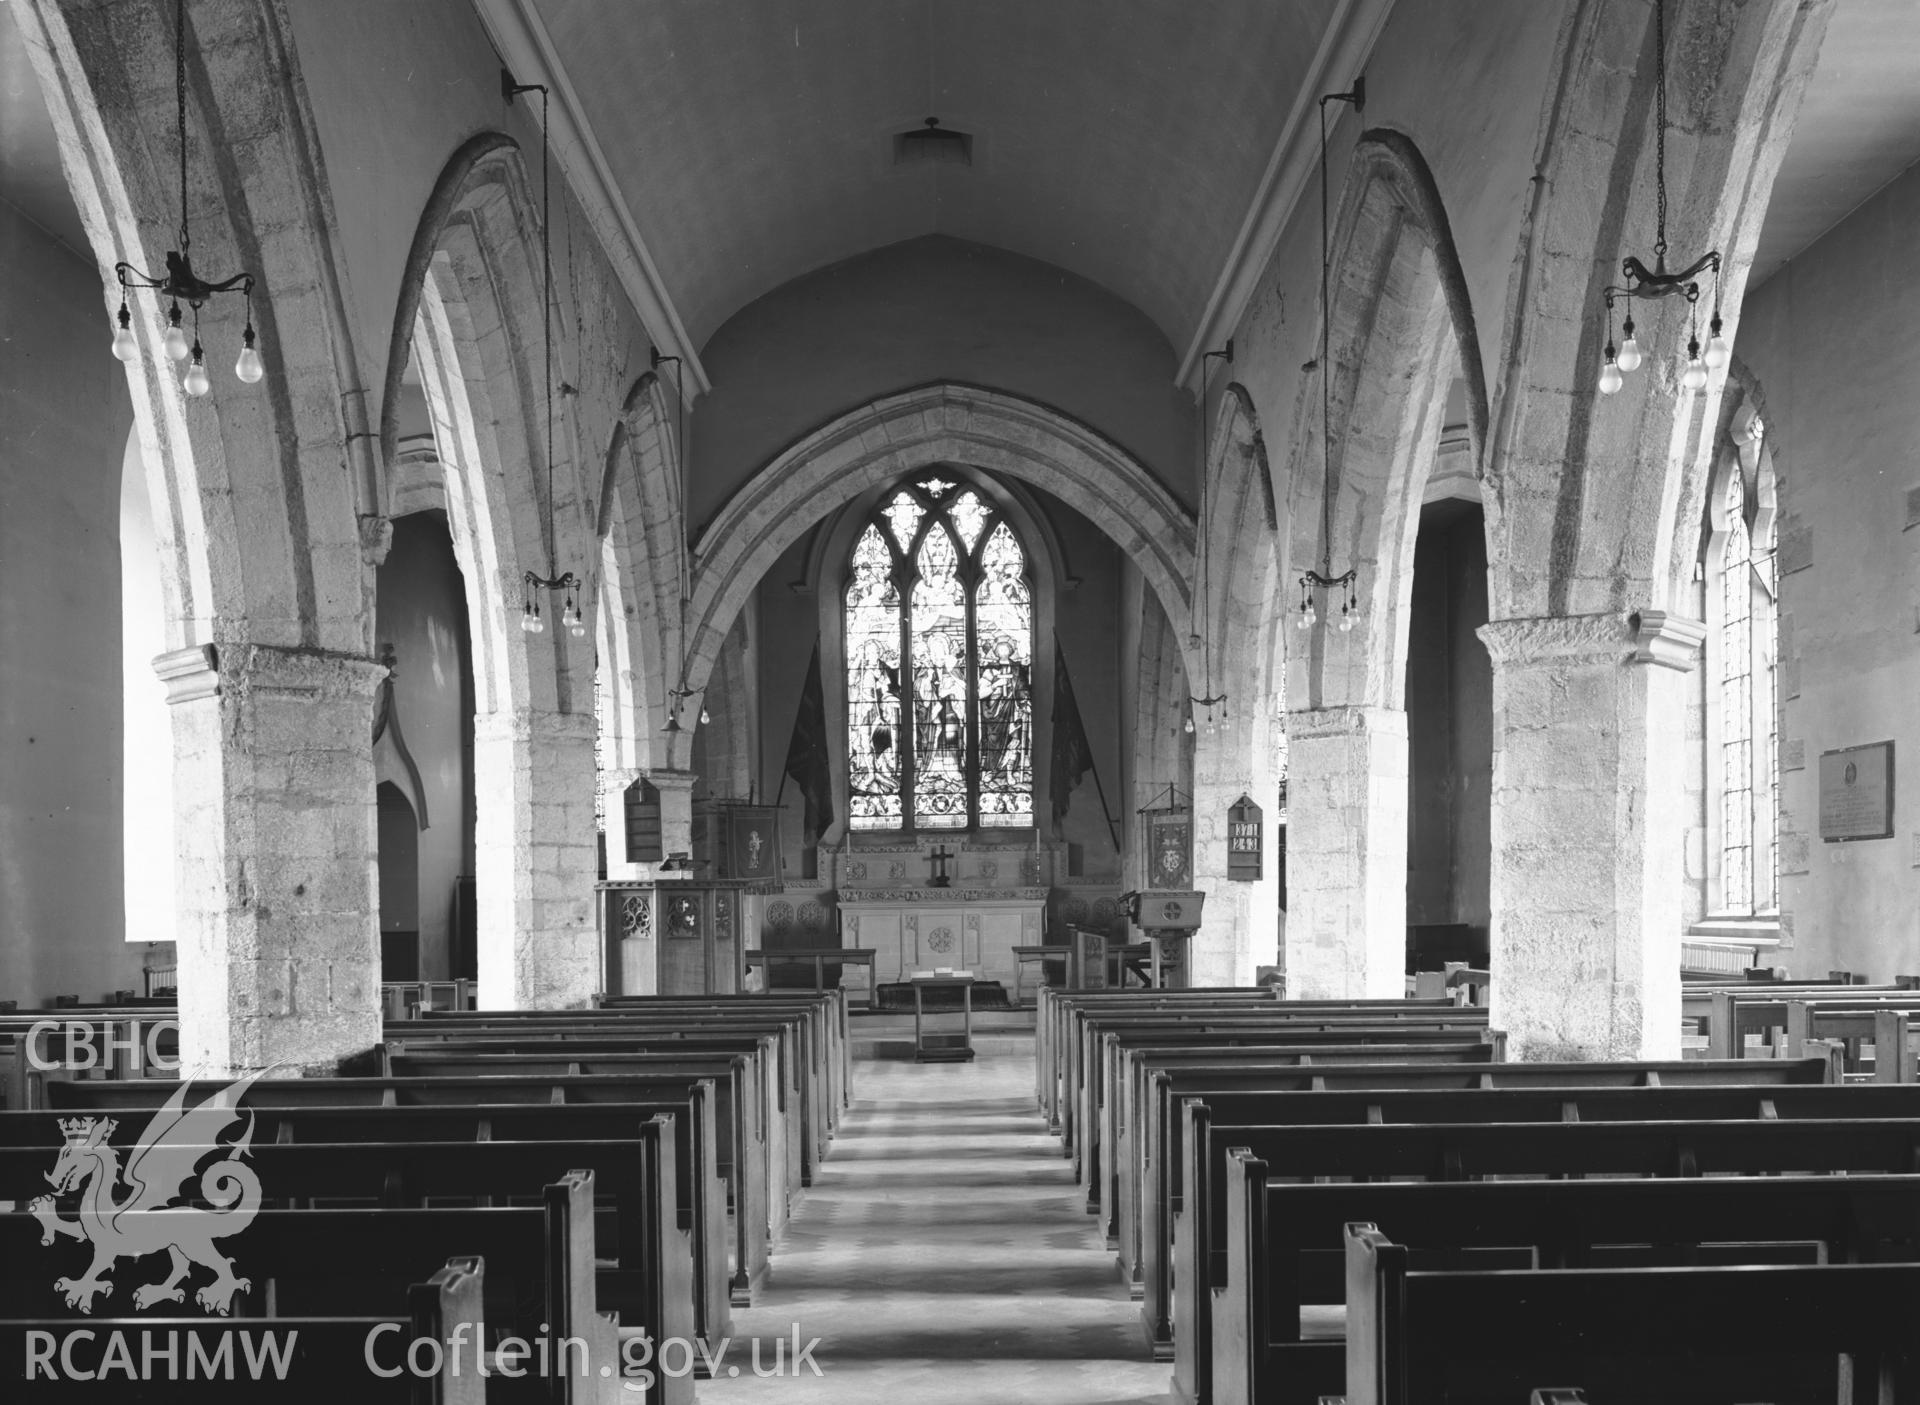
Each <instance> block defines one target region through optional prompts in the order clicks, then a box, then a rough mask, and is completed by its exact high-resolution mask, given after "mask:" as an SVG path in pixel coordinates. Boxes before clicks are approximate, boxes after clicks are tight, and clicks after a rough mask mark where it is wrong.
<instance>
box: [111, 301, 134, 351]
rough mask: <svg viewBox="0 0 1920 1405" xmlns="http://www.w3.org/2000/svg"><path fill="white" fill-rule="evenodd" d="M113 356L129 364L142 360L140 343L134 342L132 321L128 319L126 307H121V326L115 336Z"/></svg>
mask: <svg viewBox="0 0 1920 1405" xmlns="http://www.w3.org/2000/svg"><path fill="white" fill-rule="evenodd" d="M113 355H115V357H119V359H121V361H129V363H131V361H138V359H140V344H138V342H136V340H134V336H132V326H131V319H129V317H127V309H125V307H121V324H119V330H117V332H115V334H113Z"/></svg>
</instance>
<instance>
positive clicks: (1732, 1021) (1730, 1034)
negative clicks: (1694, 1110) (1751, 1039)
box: [1683, 981, 1913, 1059]
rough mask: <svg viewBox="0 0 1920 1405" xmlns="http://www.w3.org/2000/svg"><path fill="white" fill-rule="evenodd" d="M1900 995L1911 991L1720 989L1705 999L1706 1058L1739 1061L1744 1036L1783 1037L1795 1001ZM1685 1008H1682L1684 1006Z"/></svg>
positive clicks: (1761, 985)
mask: <svg viewBox="0 0 1920 1405" xmlns="http://www.w3.org/2000/svg"><path fill="white" fill-rule="evenodd" d="M1882 994H1884V995H1892V996H1894V997H1895V998H1899V997H1901V996H1902V995H1904V996H1906V997H1907V998H1911V997H1912V994H1913V992H1912V991H1911V990H1907V989H1905V988H1904V987H1902V986H1897V985H1874V986H1869V985H1835V984H1834V983H1832V982H1809V983H1805V984H1800V983H1797V982H1782V981H1755V982H1752V983H1751V984H1749V985H1745V986H1737V985H1735V986H1722V987H1720V988H1718V989H1716V990H1714V991H1712V992H1711V994H1710V995H1708V996H1707V1002H1708V1004H1709V1005H1710V1006H1711V1011H1712V1013H1711V1014H1710V1015H1709V1017H1708V1029H1707V1057H1708V1058H1714V1059H1741V1058H1745V1057H1746V1056H1747V1054H1746V1048H1747V1036H1748V1035H1750V1034H1758V1035H1760V1036H1761V1037H1762V1039H1763V1040H1764V1041H1765V1042H1766V1043H1767V1044H1769V1045H1774V1044H1777V1043H1778V1042H1779V1041H1780V1040H1781V1039H1782V1038H1784V1036H1785V1034H1786V1028H1787V1006H1788V1004H1789V1003H1790V1002H1791V1001H1793V1000H1795V999H1810V998H1815V997H1820V996H1826V995H1845V996H1848V997H1859V996H1862V995H1882ZM1683 1008H1684V1006H1683Z"/></svg>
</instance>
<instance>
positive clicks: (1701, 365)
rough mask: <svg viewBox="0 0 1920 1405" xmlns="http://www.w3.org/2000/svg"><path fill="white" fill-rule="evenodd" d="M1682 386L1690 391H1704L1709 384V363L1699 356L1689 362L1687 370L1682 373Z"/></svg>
mask: <svg viewBox="0 0 1920 1405" xmlns="http://www.w3.org/2000/svg"><path fill="white" fill-rule="evenodd" d="M1680 384H1681V385H1683V386H1685V387H1686V388H1687V389H1688V390H1703V389H1705V388H1706V384H1707V363H1706V362H1704V361H1702V360H1701V359H1700V358H1699V357H1698V356H1696V357H1694V358H1693V359H1692V360H1691V361H1689V362H1687V369H1686V370H1684V371H1682V372H1681V373H1680Z"/></svg>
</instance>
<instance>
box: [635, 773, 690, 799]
mask: <svg viewBox="0 0 1920 1405" xmlns="http://www.w3.org/2000/svg"><path fill="white" fill-rule="evenodd" d="M638 774H640V775H643V776H645V777H646V778H647V783H648V784H649V785H651V786H652V787H653V788H654V789H655V790H657V791H659V792H660V793H661V794H662V795H663V796H664V795H668V794H675V795H686V796H691V795H692V794H693V783H694V782H695V781H697V780H699V779H700V777H699V776H698V775H697V774H695V773H694V772H692V771H678V770H668V769H667V768H665V767H656V768H655V769H653V770H651V771H641V772H639V773H638Z"/></svg>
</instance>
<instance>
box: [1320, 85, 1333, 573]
mask: <svg viewBox="0 0 1920 1405" xmlns="http://www.w3.org/2000/svg"><path fill="white" fill-rule="evenodd" d="M1327 102H1328V99H1326V98H1321V99H1320V574H1321V575H1323V576H1330V575H1332V574H1333V443H1332V440H1333V436H1332V434H1331V432H1330V431H1329V429H1328V426H1329V425H1330V424H1331V423H1332V422H1333V365H1332V363H1331V362H1330V361H1329V359H1328V357H1329V351H1328V348H1329V346H1330V345H1331V342H1332V336H1331V326H1332V320H1333V304H1332V302H1331V301H1330V299H1329V298H1328V294H1327V289H1328V286H1329V279H1328V273H1327V269H1328V262H1327V260H1328V252H1327Z"/></svg>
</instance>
